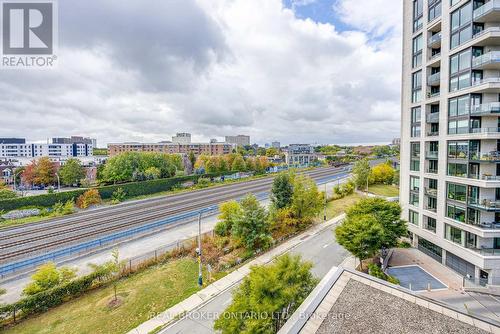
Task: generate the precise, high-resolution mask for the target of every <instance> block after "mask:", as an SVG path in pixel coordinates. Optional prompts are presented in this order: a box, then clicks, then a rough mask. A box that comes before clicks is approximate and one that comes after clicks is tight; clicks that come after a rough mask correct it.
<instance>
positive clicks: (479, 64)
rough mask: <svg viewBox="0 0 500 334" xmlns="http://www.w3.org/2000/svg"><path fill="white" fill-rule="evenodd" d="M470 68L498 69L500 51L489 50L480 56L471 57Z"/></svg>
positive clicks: (499, 67)
mask: <svg viewBox="0 0 500 334" xmlns="http://www.w3.org/2000/svg"><path fill="white" fill-rule="evenodd" d="M472 68H473V69H478V70H498V69H500V52H499V51H491V52H488V53H485V54H484V55H482V56H479V57H474V58H472Z"/></svg>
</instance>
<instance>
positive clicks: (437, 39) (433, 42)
mask: <svg viewBox="0 0 500 334" xmlns="http://www.w3.org/2000/svg"><path fill="white" fill-rule="evenodd" d="M427 46H428V47H430V48H439V47H440V46H441V33H440V32H439V33H437V34H434V35H432V36H430V37H429V39H428V40H427Z"/></svg>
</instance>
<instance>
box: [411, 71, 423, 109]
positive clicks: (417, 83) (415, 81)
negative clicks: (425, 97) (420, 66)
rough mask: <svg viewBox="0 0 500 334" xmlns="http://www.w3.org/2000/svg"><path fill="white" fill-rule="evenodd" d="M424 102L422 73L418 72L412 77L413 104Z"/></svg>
mask: <svg viewBox="0 0 500 334" xmlns="http://www.w3.org/2000/svg"><path fill="white" fill-rule="evenodd" d="M420 101H422V71H417V72H415V73H413V74H412V77H411V102H412V103H418V102H420Z"/></svg>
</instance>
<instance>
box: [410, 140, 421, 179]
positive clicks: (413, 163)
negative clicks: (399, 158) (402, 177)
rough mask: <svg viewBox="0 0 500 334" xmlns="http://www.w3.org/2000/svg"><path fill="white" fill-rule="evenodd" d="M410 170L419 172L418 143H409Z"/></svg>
mask: <svg viewBox="0 0 500 334" xmlns="http://www.w3.org/2000/svg"><path fill="white" fill-rule="evenodd" d="M410 170H411V171H413V172H419V171H420V143H410Z"/></svg>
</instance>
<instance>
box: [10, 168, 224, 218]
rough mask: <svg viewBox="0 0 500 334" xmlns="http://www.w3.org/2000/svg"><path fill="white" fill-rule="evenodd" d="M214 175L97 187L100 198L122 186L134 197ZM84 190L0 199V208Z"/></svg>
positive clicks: (44, 202)
mask: <svg viewBox="0 0 500 334" xmlns="http://www.w3.org/2000/svg"><path fill="white" fill-rule="evenodd" d="M212 176H214V175H189V176H180V177H173V178H168V179H159V180H149V181H142V182H131V183H123V184H115V185H110V186H103V187H97V190H98V191H99V194H100V195H101V198H102V199H109V198H111V197H112V195H113V193H114V192H115V191H116V190H117V189H118V188H122V189H123V190H124V191H125V193H126V194H127V197H135V196H141V195H150V194H155V193H158V192H162V191H168V190H171V189H172V188H174V187H175V186H177V185H179V184H182V183H184V182H188V181H194V182H196V181H197V180H198V179H199V178H200V177H212ZM84 192H85V189H78V190H71V191H65V192H58V193H53V194H44V195H37V196H26V197H17V198H11V199H6V200H1V201H0V210H5V211H10V210H16V209H21V208H25V207H50V206H53V205H54V204H56V203H57V202H63V203H64V202H66V201H69V200H75V199H76V198H78V196H80V195H81V194H83V193H84Z"/></svg>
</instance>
